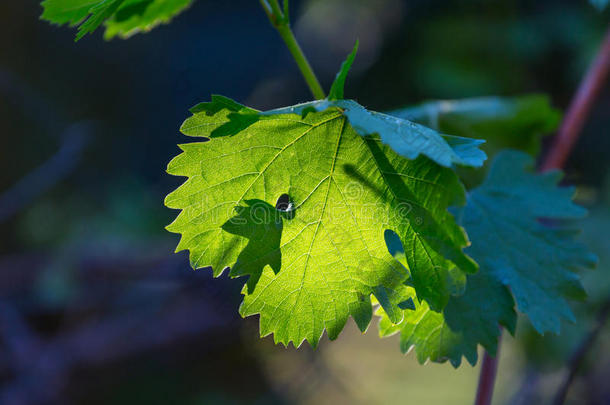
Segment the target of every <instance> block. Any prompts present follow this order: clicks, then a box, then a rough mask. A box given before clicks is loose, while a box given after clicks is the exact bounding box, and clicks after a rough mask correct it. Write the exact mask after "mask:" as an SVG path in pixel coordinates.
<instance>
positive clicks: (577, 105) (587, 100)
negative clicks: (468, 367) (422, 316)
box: [475, 29, 610, 405]
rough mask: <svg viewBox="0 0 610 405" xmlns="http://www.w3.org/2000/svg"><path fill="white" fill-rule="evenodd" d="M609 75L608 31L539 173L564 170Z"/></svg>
mask: <svg viewBox="0 0 610 405" xmlns="http://www.w3.org/2000/svg"><path fill="white" fill-rule="evenodd" d="M608 72H610V29H608V32H607V33H606V36H605V38H604V41H603V42H602V44H601V47H600V49H599V51H598V52H597V55H596V56H595V59H594V60H593V63H592V64H591V66H590V67H589V70H588V71H587V73H586V75H585V77H584V78H583V80H582V81H581V83H580V86H579V87H578V91H577V92H576V95H575V96H574V98H573V99H572V103H571V104H570V107H569V108H568V112H567V113H566V115H565V117H564V119H563V122H562V124H561V128H559V132H558V133H557V136H556V138H555V141H554V143H553V145H552V146H551V148H550V149H549V152H548V154H547V156H546V158H545V159H544V161H543V163H542V165H541V166H540V171H541V172H544V171H547V170H551V169H561V168H562V167H563V166H564V164H565V162H566V160H567V158H568V156H569V154H570V152H571V151H572V148H573V147H574V145H575V143H576V140H577V139H578V137H579V135H580V133H581V130H582V128H583V126H584V123H585V120H586V119H587V117H588V116H589V113H590V111H591V107H592V106H593V102H594V101H595V99H596V98H597V96H598V94H599V93H600V91H601V88H602V87H603V85H604V82H605V80H606V78H607V76H608ZM500 343H501V340H500V337H499V338H498V348H497V352H496V356H495V357H492V356H491V355H490V354H489V353H487V351H486V352H485V354H484V355H483V364H482V365H481V373H480V375H479V386H478V388H477V396H476V398H475V405H490V404H491V398H492V394H493V388H494V383H495V380H496V372H497V369H498V355H499V353H500ZM567 386H569V383H568V384H567ZM566 392H567V387H566Z"/></svg>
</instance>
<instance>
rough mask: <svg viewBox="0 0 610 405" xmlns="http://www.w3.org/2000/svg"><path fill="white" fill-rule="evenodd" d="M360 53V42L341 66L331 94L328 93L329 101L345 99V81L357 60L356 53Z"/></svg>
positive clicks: (331, 88)
mask: <svg viewBox="0 0 610 405" xmlns="http://www.w3.org/2000/svg"><path fill="white" fill-rule="evenodd" d="M357 52H358V41H356V44H355V45H354V49H353V50H352V53H350V54H349V56H348V57H347V59H346V60H345V62H343V63H342V64H341V69H340V70H339V73H337V77H335V81H334V82H333V84H332V86H331V87H330V92H329V93H328V99H329V100H342V99H343V90H344V88H345V79H346V78H347V74H348V73H349V70H350V68H351V67H352V64H353V63H354V59H356V53H357Z"/></svg>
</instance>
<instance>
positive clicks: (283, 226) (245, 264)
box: [166, 96, 483, 346]
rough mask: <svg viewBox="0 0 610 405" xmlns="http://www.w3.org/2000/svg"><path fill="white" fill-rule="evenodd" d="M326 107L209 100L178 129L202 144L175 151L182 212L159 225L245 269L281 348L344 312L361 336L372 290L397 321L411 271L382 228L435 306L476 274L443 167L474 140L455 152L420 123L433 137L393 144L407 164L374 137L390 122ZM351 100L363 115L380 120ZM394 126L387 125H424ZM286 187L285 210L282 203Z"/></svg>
mask: <svg viewBox="0 0 610 405" xmlns="http://www.w3.org/2000/svg"><path fill="white" fill-rule="evenodd" d="M327 103H328V104H326V105H325V108H322V107H321V105H318V104H315V105H314V106H315V107H316V108H317V109H318V110H319V111H309V112H308V113H306V114H305V113H304V110H303V108H302V106H297V107H294V108H293V107H290V108H288V109H283V110H277V111H271V112H266V113H259V112H257V111H255V110H253V109H250V108H247V107H244V106H241V105H239V104H237V103H235V102H234V101H232V100H229V99H226V98H224V97H219V96H216V97H214V98H213V99H212V101H211V102H210V103H203V104H200V105H198V106H196V107H195V108H194V109H193V110H192V111H193V112H194V115H193V116H192V117H191V118H189V119H187V120H186V121H185V123H184V124H183V126H182V132H183V133H184V134H186V135H190V136H197V137H206V138H208V139H209V140H207V142H197V143H190V144H184V145H181V148H182V150H183V153H182V154H181V155H179V156H178V157H176V158H175V159H174V160H173V161H172V162H171V163H170V164H169V167H168V172H169V173H170V174H174V175H178V176H187V177H188V180H187V181H186V183H184V184H183V185H182V186H181V187H180V188H178V189H177V190H176V191H175V192H173V193H172V194H170V195H169V196H168V197H167V199H166V205H167V206H168V207H170V208H177V209H181V210H182V212H181V213H180V215H179V216H178V218H177V219H176V221H174V223H172V224H171V225H170V226H169V227H168V229H169V230H170V231H172V232H178V233H181V234H182V238H181V241H180V244H179V245H178V250H182V249H188V250H189V251H190V257H191V263H192V265H193V267H194V268H200V267H206V266H212V267H213V269H214V274H215V275H219V274H220V273H221V272H222V271H223V269H224V268H226V267H231V272H230V274H231V275H232V276H242V275H248V276H249V280H248V286H247V288H245V289H244V291H243V292H244V295H245V298H244V302H243V304H242V306H241V309H240V311H241V313H242V315H244V316H247V315H252V314H260V316H261V318H260V319H261V333H262V334H263V335H266V334H269V333H274V334H275V339H276V341H278V342H282V343H285V344H287V343H288V342H290V341H292V342H295V344H297V345H298V344H300V343H301V342H302V341H303V339H307V340H308V341H309V342H310V343H311V344H312V345H314V346H315V345H316V344H317V342H318V340H319V338H320V336H321V334H322V332H323V330H324V329H326V330H327V331H328V335H329V337H330V338H331V339H334V338H336V337H337V335H338V334H339V332H340V331H341V329H342V328H343V326H344V324H345V322H346V320H347V317H348V316H350V315H351V316H353V317H354V319H355V320H356V323H357V324H358V326H359V327H360V328H361V329H362V330H365V329H366V327H367V326H368V324H369V321H370V319H371V316H372V307H371V302H370V296H371V294H372V295H374V296H375V297H376V298H377V300H378V301H379V302H380V303H381V304H382V306H384V308H385V309H386V312H387V313H388V314H390V316H391V319H392V320H393V321H394V322H399V321H400V320H401V316H402V309H401V308H399V307H398V304H400V303H401V302H402V301H404V299H405V297H404V296H403V295H404V290H405V289H406V287H405V286H404V282H405V281H406V279H407V276H408V272H407V271H406V269H405V268H404V267H403V266H402V265H400V264H399V263H398V262H397V261H396V260H394V258H393V257H392V255H390V254H389V252H388V250H387V248H386V245H385V240H384V232H385V231H386V230H388V229H390V230H392V231H394V232H395V233H396V234H397V235H399V237H400V239H401V241H402V242H403V244H404V245H405V246H409V247H410V249H409V252H408V254H407V257H406V261H407V263H408V266H409V269H410V272H411V277H412V281H413V285H414V287H415V289H416V291H417V293H418V296H420V297H422V298H423V299H425V300H426V301H427V302H429V304H430V305H431V306H432V307H434V308H435V309H437V310H440V309H442V308H443V307H444V305H445V304H446V302H447V301H448V299H449V296H450V295H451V294H452V293H459V292H460V291H461V290H463V284H464V280H465V275H466V274H468V273H474V272H476V268H477V267H476V264H475V263H474V262H473V261H472V260H471V259H470V258H469V257H468V256H466V255H465V254H464V253H463V252H462V248H463V247H465V246H466V245H467V244H468V241H467V239H466V236H465V234H464V232H463V230H462V229H461V228H460V227H459V226H458V225H457V224H456V223H455V221H454V219H453V217H452V216H451V215H450V213H449V212H448V211H447V208H448V207H449V206H451V205H455V204H460V203H463V202H464V190H463V187H462V186H461V184H460V183H459V180H458V179H457V176H456V175H455V173H454V172H453V170H451V169H450V168H446V167H443V165H440V164H438V162H440V163H443V164H447V165H448V164H450V163H451V162H468V161H473V155H476V154H475V153H474V152H473V149H474V148H476V145H477V144H478V142H474V141H470V140H466V139H463V140H462V139H459V138H457V139H459V142H458V141H455V142H454V143H455V145H457V146H452V145H451V144H449V143H447V142H446V141H445V140H444V138H443V137H442V136H440V135H438V134H436V133H435V132H434V131H432V130H428V131H429V137H430V139H431V140H430V141H429V142H426V141H425V140H426V138H419V142H414V143H413V145H412V147H411V149H406V148H407V146H408V144H405V145H404V148H403V149H401V151H402V152H404V153H406V154H409V155H411V156H412V157H413V158H414V160H408V159H405V158H403V157H402V156H400V155H399V154H397V153H396V152H394V151H393V150H392V149H391V148H390V147H389V146H387V145H385V144H384V143H383V142H382V139H383V135H382V136H381V138H380V136H378V135H377V134H378V133H380V132H381V133H384V131H386V130H387V125H389V124H388V123H387V121H385V120H382V121H381V122H382V124H383V125H380V126H379V129H376V128H375V127H374V126H373V125H375V122H376V121H375V119H374V118H373V119H371V121H370V122H369V121H367V120H368V119H369V118H368V117H366V118H365V119H364V120H365V124H363V125H360V124H359V121H358V120H359V119H361V118H360V117H359V116H358V115H356V118H355V119H356V122H357V123H356V125H355V126H354V125H353V124H352V123H353V120H354V118H351V117H350V115H349V113H348V111H349V110H348V109H346V108H341V107H339V106H338V105H336V104H334V103H330V102H327ZM351 103H353V106H354V107H353V108H358V110H357V113H358V114H375V113H369V112H368V111H367V110H364V108H363V107H360V106H358V105H357V104H356V103H355V102H350V104H349V105H350V108H352V107H351V106H352V104H351ZM309 106H310V105H308V107H309ZM341 106H343V107H344V106H345V105H343V104H341ZM356 106H357V107H356ZM289 111H294V112H298V114H295V113H289ZM373 117H375V115H373ZM391 123H393V125H395V126H396V128H395V130H394V131H393V133H399V134H400V133H401V132H398V131H397V128H400V131H403V132H405V133H406V134H408V132H407V130H408V129H410V128H416V129H419V126H416V125H415V124H413V125H411V124H410V123H409V122H407V121H404V120H400V119H396V118H392V120H391ZM367 125H368V126H367ZM416 135H417V133H416V134H413V135H412V136H413V137H415V136H416ZM394 136H396V135H394ZM405 136H408V135H405ZM452 139H453V138H452ZM440 151H445V152H444V154H441V152H440ZM417 156H418V157H417ZM430 156H434V157H435V158H436V160H432V159H431V158H430ZM478 156H480V157H482V156H483V155H482V154H480V153H479V154H478ZM480 161H481V159H479V161H477V162H480ZM283 195H287V196H288V201H287V202H286V204H288V205H287V207H289V208H287V209H284V210H282V209H280V210H278V209H277V208H276V202H277V201H278V199H279V198H280V197H281V196H283ZM235 207H238V208H237V210H234V208H235ZM276 211H277V212H280V214H278V213H276ZM267 265H268V266H267Z"/></svg>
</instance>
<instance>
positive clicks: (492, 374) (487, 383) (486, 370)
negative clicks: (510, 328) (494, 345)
mask: <svg viewBox="0 0 610 405" xmlns="http://www.w3.org/2000/svg"><path fill="white" fill-rule="evenodd" d="M501 342H502V329H500V335H499V336H498V349H497V350H496V356H495V357H492V356H491V355H490V354H489V353H487V350H486V351H485V354H483V363H482V364H481V373H480V374H479V385H478V386H477V396H476V398H475V400H474V404H475V405H490V404H491V398H492V396H493V393H494V383H495V382H496V374H497V371H498V358H499V357H500V343H501Z"/></svg>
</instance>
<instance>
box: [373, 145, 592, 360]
mask: <svg viewBox="0 0 610 405" xmlns="http://www.w3.org/2000/svg"><path fill="white" fill-rule="evenodd" d="M532 169H533V159H532V158H531V157H530V156H528V155H527V154H524V153H522V152H517V151H505V152H502V153H500V154H498V155H497V156H496V158H495V159H494V161H493V162H492V165H491V170H490V172H489V175H488V177H487V180H486V181H485V182H484V183H483V184H482V185H481V186H480V187H478V188H477V189H474V190H472V191H471V192H470V193H469V194H468V197H467V203H466V206H464V207H463V208H461V209H459V210H458V218H459V219H460V224H461V225H462V226H464V227H465V228H466V230H467V231H468V234H469V236H470V238H471V240H472V245H471V246H470V247H469V248H468V249H467V250H466V252H467V253H469V254H470V255H471V256H472V257H473V258H474V259H475V260H476V261H477V263H479V266H480V269H479V272H478V273H476V274H473V275H469V276H468V277H467V284H466V290H465V292H464V294H463V295H460V296H452V297H450V299H449V302H448V303H447V305H446V306H445V307H444V309H443V311H442V312H435V311H431V310H430V308H429V306H428V305H427V303H426V302H420V301H418V299H417V295H416V294H415V291H413V290H412V289H411V290H410V291H409V294H408V295H410V296H411V297H412V298H413V300H414V302H415V303H416V305H415V310H405V311H404V313H403V320H402V321H401V322H400V323H399V324H396V323H393V322H392V321H391V319H390V318H389V317H388V316H387V314H386V312H385V311H384V310H383V309H379V310H378V312H377V314H378V315H379V316H381V320H380V324H379V332H380V335H381V336H388V335H392V334H395V333H400V346H401V350H402V351H403V352H406V351H408V350H409V349H410V348H411V347H415V351H416V353H417V358H418V360H419V361H420V362H423V361H425V360H427V359H430V360H432V361H436V362H443V361H446V360H449V361H450V362H451V364H453V366H455V367H458V366H459V365H460V363H461V359H462V357H466V359H467V360H468V361H469V362H470V363H471V364H473V365H474V364H475V363H476V361H477V350H476V349H477V345H478V344H480V345H482V346H483V347H484V348H485V349H486V350H487V351H488V352H489V353H491V354H492V355H495V353H496V350H497V340H498V336H499V333H500V332H499V328H498V325H502V326H504V327H505V328H506V329H508V331H509V332H511V333H513V334H514V332H515V325H516V320H517V319H516V313H515V310H514V306H515V301H516V303H517V307H518V309H519V310H520V311H521V312H523V313H525V314H526V315H527V316H528V317H529V319H530V321H531V323H532V325H533V326H534V327H535V328H536V330H537V331H538V332H539V333H544V332H546V331H553V332H557V333H558V332H559V326H560V319H561V318H567V319H572V320H573V315H572V312H571V310H570V307H569V306H568V304H567V299H568V298H576V299H578V298H583V296H584V291H583V290H582V287H581V285H580V282H579V280H578V276H577V275H576V274H575V273H574V272H573V271H574V270H575V269H577V268H579V267H582V266H592V265H593V264H594V263H595V261H596V258H595V256H594V255H592V254H591V253H589V252H588V250H587V249H586V248H585V247H584V246H583V245H582V244H580V243H578V242H576V241H574V240H573V237H574V234H575V229H574V226H573V224H572V222H573V220H574V219H576V218H579V217H581V216H582V215H583V214H584V212H585V211H584V210H583V209H582V208H580V207H578V206H576V205H575V204H574V203H572V200H571V195H572V189H571V188H559V187H557V183H558V182H559V179H560V174H559V173H558V172H553V173H545V174H535V173H533V172H532ZM387 244H388V249H389V250H390V252H391V253H392V254H393V255H394V257H396V259H397V260H399V261H401V262H404V259H403V256H404V253H403V252H404V250H403V248H402V246H401V243H400V241H397V240H396V238H395V237H387ZM511 292H512V295H511ZM513 296H514V299H513ZM395 317H397V316H395Z"/></svg>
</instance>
